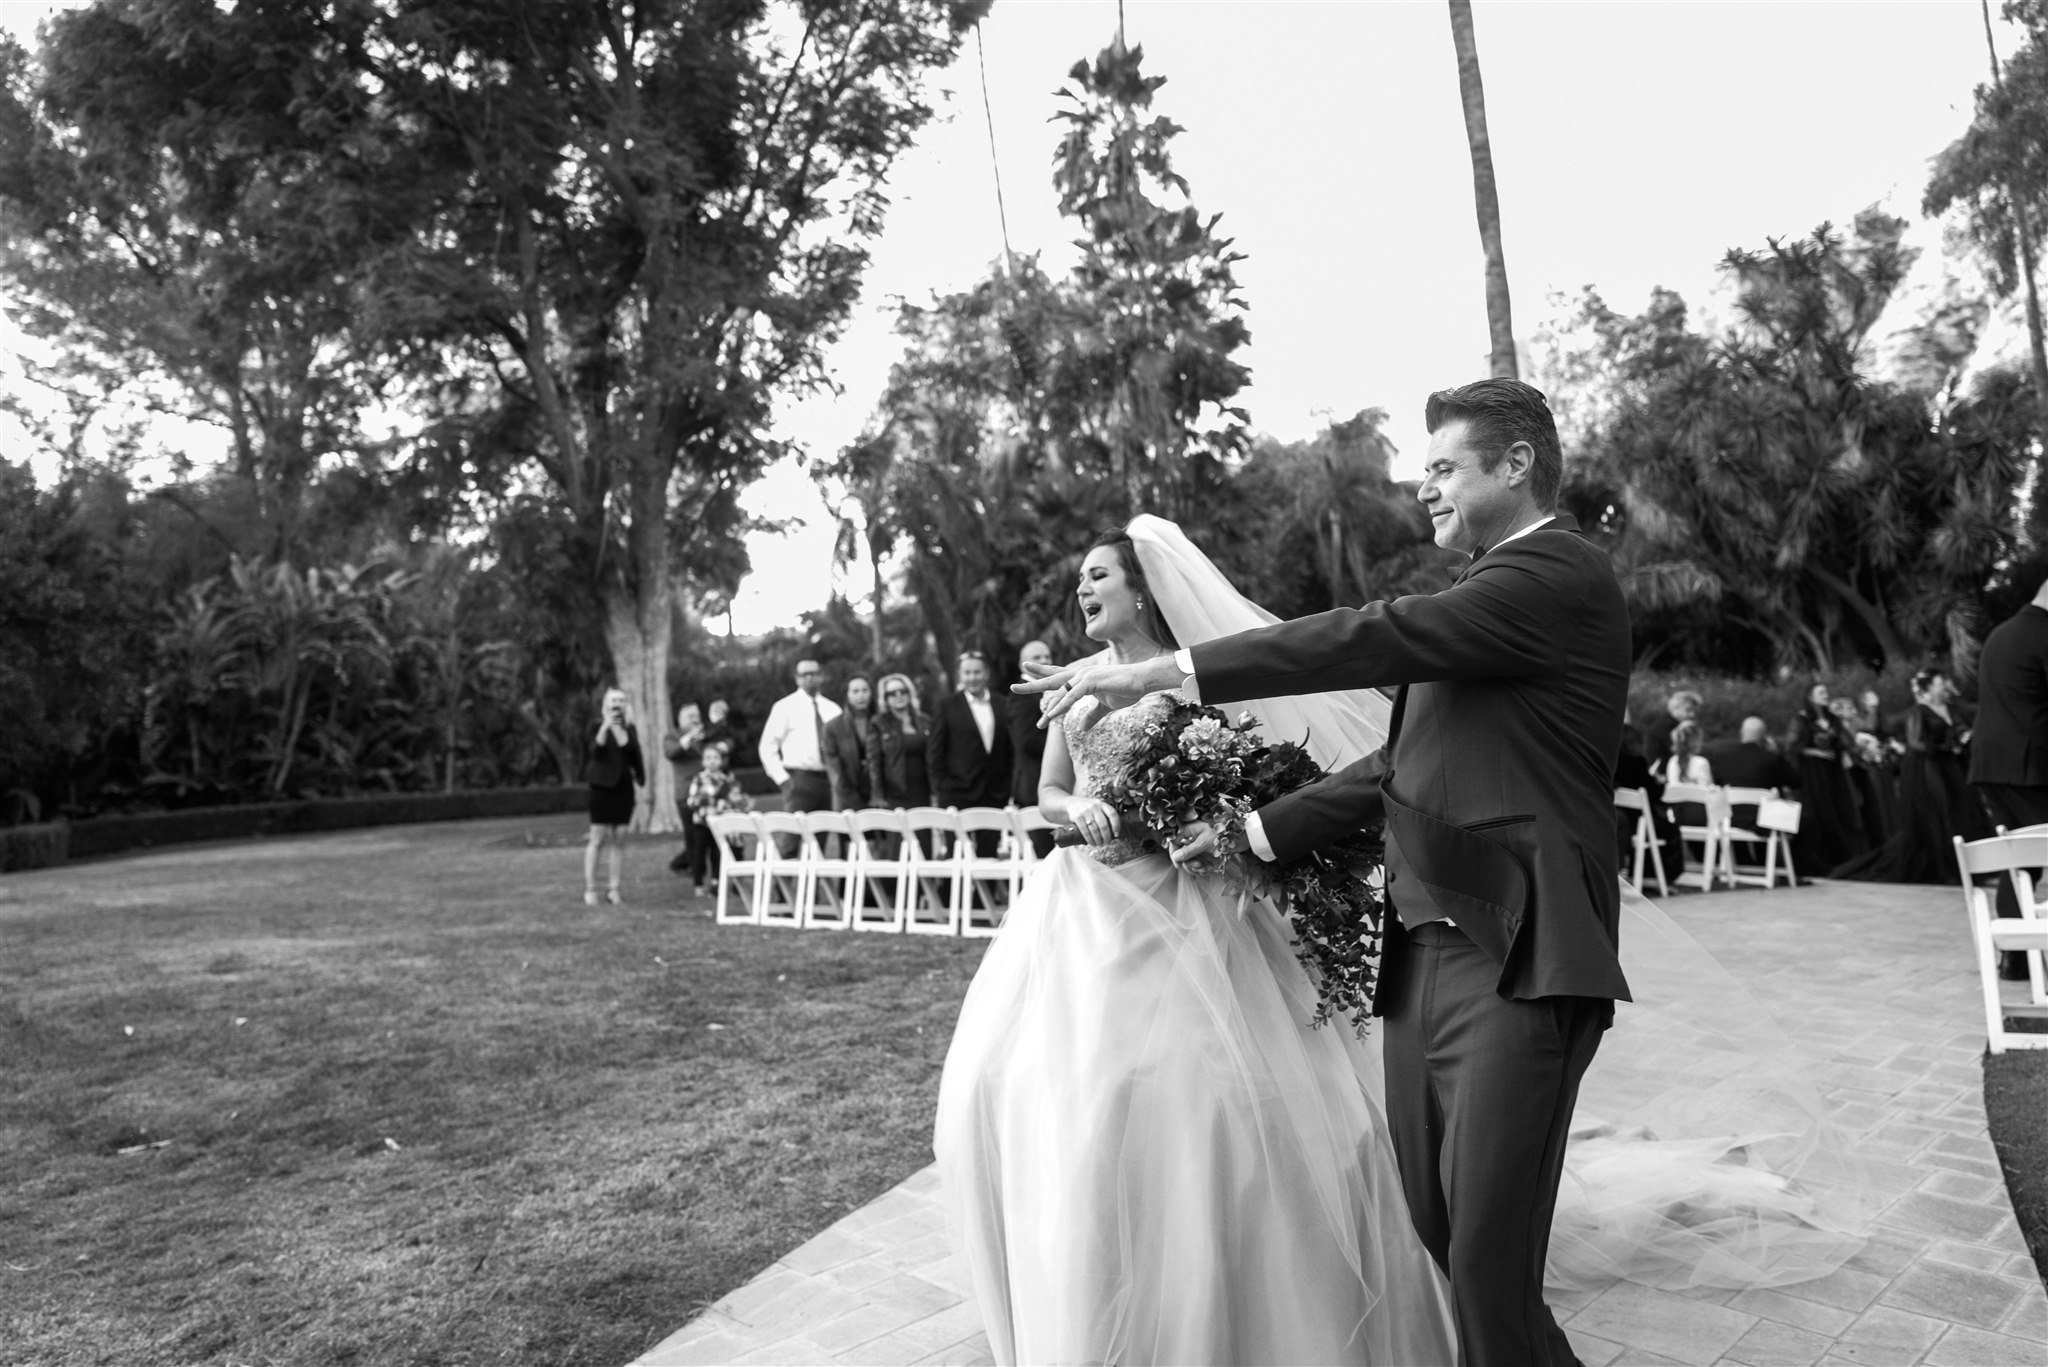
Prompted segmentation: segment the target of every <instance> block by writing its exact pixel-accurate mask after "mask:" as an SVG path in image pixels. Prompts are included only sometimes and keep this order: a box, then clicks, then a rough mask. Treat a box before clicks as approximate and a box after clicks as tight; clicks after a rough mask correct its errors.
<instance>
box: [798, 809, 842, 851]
mask: <svg viewBox="0 0 2048 1367" xmlns="http://www.w3.org/2000/svg"><path fill="white" fill-rule="evenodd" d="M851 816H852V813H851V812H828V811H820V812H805V813H803V818H804V852H805V853H806V854H807V855H809V856H810V857H811V858H813V859H825V858H828V857H829V856H827V855H826V853H825V850H824V847H823V846H822V845H820V844H819V843H818V837H819V836H823V835H836V836H839V837H841V838H842V841H843V842H845V844H844V845H843V846H842V848H844V847H845V846H848V845H851V843H852V838H853V822H852V821H851V820H850V819H849V818H850V817H851Z"/></svg>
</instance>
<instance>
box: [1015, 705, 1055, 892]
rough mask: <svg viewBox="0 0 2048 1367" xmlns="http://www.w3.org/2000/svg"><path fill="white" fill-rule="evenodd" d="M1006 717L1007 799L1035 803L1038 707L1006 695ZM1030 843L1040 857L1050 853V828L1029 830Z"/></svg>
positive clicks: (1041, 743) (1040, 749) (1040, 763)
mask: <svg viewBox="0 0 2048 1367" xmlns="http://www.w3.org/2000/svg"><path fill="white" fill-rule="evenodd" d="M1004 703H1005V705H1006V706H1007V707H1008V709H1009V719H1010V801H1012V802H1014V803H1016V804H1017V805H1018V806H1019V807H1032V806H1036V805H1037V803H1038V773H1039V770H1041V769H1043V768H1044V767H1045V732H1043V731H1041V730H1039V729H1038V709H1037V708H1035V707H1033V706H1032V705H1031V700H1030V699H1028V698H1023V699H1018V698H1006V699H1004ZM1031 844H1032V847H1033V848H1035V849H1036V850H1037V851H1038V857H1039V858H1040V859H1043V858H1045V857H1046V856H1047V855H1049V854H1051V853H1052V832H1051V831H1033V832H1032V833H1031Z"/></svg>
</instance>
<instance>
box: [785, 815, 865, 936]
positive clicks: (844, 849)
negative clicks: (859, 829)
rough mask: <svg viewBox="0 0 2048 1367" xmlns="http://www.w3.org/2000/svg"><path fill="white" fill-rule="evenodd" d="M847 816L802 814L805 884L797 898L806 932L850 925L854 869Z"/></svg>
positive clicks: (844, 927) (851, 832) (851, 825)
mask: <svg viewBox="0 0 2048 1367" xmlns="http://www.w3.org/2000/svg"><path fill="white" fill-rule="evenodd" d="M849 815H850V814H849V813H847V812H805V813H804V814H803V817H804V882H803V888H802V890H801V891H800V892H799V893H798V898H799V900H800V901H801V903H802V906H801V908H800V916H801V919H802V922H803V925H804V927H805V929H812V928H817V929H829V930H845V929H846V928H847V927H848V926H850V925H852V924H853V906H854V903H853V882H854V877H855V874H854V867H855V866H854V853H853V822H852V821H850V820H848V817H849ZM835 851H836V853H835Z"/></svg>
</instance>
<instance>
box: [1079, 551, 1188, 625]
mask: <svg viewBox="0 0 2048 1367" xmlns="http://www.w3.org/2000/svg"><path fill="white" fill-rule="evenodd" d="M1104 546H1108V547H1109V548H1110V549H1112V550H1114V551H1115V552H1116V560H1117V563H1118V564H1119V565H1122V566H1123V567H1124V578H1125V579H1126V580H1127V581H1129V583H1130V586H1131V589H1132V591H1133V592H1135V593H1136V594H1137V595H1138V629H1139V630H1141V631H1143V632H1144V633H1145V634H1146V635H1147V636H1150V637H1151V638H1152V639H1153V640H1155V641H1157V642H1159V644H1161V645H1163V646H1170V647H1172V648H1173V649H1176V650H1178V649H1179V648H1180V642H1179V641H1177V640H1175V639H1174V636H1173V628H1172V627H1170V626H1168V625H1167V624H1166V614H1165V613H1163V612H1161V611H1160V610H1159V600H1158V599H1157V598H1156V597H1154V596H1153V595H1152V594H1151V593H1148V592H1147V591H1146V590H1147V588H1148V587H1149V586H1148V585H1147V584H1146V582H1145V567H1144V566H1143V565H1141V564H1139V563H1138V548H1137V545H1136V544H1135V543H1133V542H1132V540H1131V534H1130V533H1129V532H1127V531H1125V530H1123V528H1121V527H1119V528H1117V529H1116V530H1115V531H1110V532H1104V533H1103V534H1102V535H1100V536H1098V537H1096V538H1095V540H1094V541H1092V542H1090V543H1089V545H1088V549H1089V550H1091V551H1099V550H1101V549H1102V548H1103V547H1104ZM1083 554H1084V555H1085V554H1086V552H1083Z"/></svg>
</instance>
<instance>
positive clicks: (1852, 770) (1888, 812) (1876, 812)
mask: <svg viewBox="0 0 2048 1367" xmlns="http://www.w3.org/2000/svg"><path fill="white" fill-rule="evenodd" d="M1871 696H1872V697H1873V698H1874V697H1875V696H1876V695H1875V694H1872V695H1871ZM1828 711H1829V712H1831V713H1833V714H1834V717H1835V720H1836V721H1837V722H1838V723H1840V725H1841V728H1842V733H1843V734H1844V735H1846V736H1847V737H1848V738H1849V760H1850V764H1849V782H1850V784H1851V785H1852V786H1854V788H1855V789H1856V807H1857V810H1858V811H1859V812H1861V813H1862V815H1863V840H1864V843H1865V845H1867V846H1868V847H1869V848H1870V849H1872V850H1875V849H1877V848H1879V847H1880V846H1882V845H1883V844H1884V843H1885V841H1887V840H1889V839H1891V837H1892V831H1893V829H1894V828H1895V827H1896V826H1897V825H1898V807H1899V800H1898V780H1897V778H1896V777H1895V776H1894V774H1893V760H1894V756H1893V754H1892V751H1891V749H1890V747H1888V746H1887V745H1886V744H1885V743H1884V739H1883V737H1882V735H1881V734H1880V729H1881V728H1882V727H1883V725H1884V723H1883V720H1882V719H1881V718H1878V717H1877V716H1876V715H1875V714H1874V711H1873V712H1869V713H1866V711H1865V710H1864V709H1862V708H1859V707H1858V706H1857V705H1856V704H1855V703H1854V702H1851V701H1850V700H1849V699H1847V698H1834V699H1831V700H1830V701H1829V703H1828ZM1866 723H1867V724H1866Z"/></svg>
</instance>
